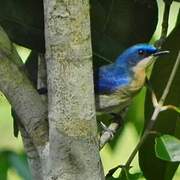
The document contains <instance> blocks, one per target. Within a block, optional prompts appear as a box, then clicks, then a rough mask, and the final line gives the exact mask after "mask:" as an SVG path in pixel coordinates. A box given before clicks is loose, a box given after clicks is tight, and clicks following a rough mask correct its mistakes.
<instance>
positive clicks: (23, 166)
mask: <svg viewBox="0 0 180 180" xmlns="http://www.w3.org/2000/svg"><path fill="white" fill-rule="evenodd" d="M8 159H9V163H10V164H11V167H13V168H14V169H15V170H16V171H17V173H18V174H19V175H20V176H21V177H22V178H24V179H26V180H31V179H32V177H31V174H30V171H29V168H28V164H27V161H26V159H24V157H23V155H22V156H20V155H18V154H16V153H14V152H12V153H10V154H9V156H8Z"/></svg>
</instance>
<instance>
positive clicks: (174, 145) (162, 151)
mask: <svg viewBox="0 0 180 180" xmlns="http://www.w3.org/2000/svg"><path fill="white" fill-rule="evenodd" d="M155 152H156V156H157V157H158V158H160V159H162V160H166V161H171V162H177V161H180V140H179V139H177V138H175V137H174V136H170V135H163V136H160V137H157V138H156V139H155Z"/></svg>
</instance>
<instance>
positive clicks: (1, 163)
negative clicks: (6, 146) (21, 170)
mask: <svg viewBox="0 0 180 180" xmlns="http://www.w3.org/2000/svg"><path fill="white" fill-rule="evenodd" d="M8 154H9V152H8V151H1V152H0V179H3V180H7V171H8V168H9V162H8Z"/></svg>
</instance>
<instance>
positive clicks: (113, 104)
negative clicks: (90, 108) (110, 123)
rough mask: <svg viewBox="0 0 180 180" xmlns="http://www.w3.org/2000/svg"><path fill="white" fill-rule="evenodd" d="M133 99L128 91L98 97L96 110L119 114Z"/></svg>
mask: <svg viewBox="0 0 180 180" xmlns="http://www.w3.org/2000/svg"><path fill="white" fill-rule="evenodd" d="M131 100H132V97H131V95H130V94H129V93H128V92H127V91H122V90H121V91H119V92H115V93H113V94H110V95H99V96H98V97H96V110H97V111H105V112H114V113H118V112H120V111H121V110H123V109H124V108H126V107H127V106H129V104H130V103H131Z"/></svg>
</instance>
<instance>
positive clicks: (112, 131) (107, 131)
mask: <svg viewBox="0 0 180 180" xmlns="http://www.w3.org/2000/svg"><path fill="white" fill-rule="evenodd" d="M100 124H101V127H102V129H103V131H102V133H101V135H103V134H104V133H106V134H109V136H110V139H113V137H114V135H115V133H116V131H115V130H113V129H110V128H109V127H107V126H106V125H105V124H104V123H103V122H100Z"/></svg>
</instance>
